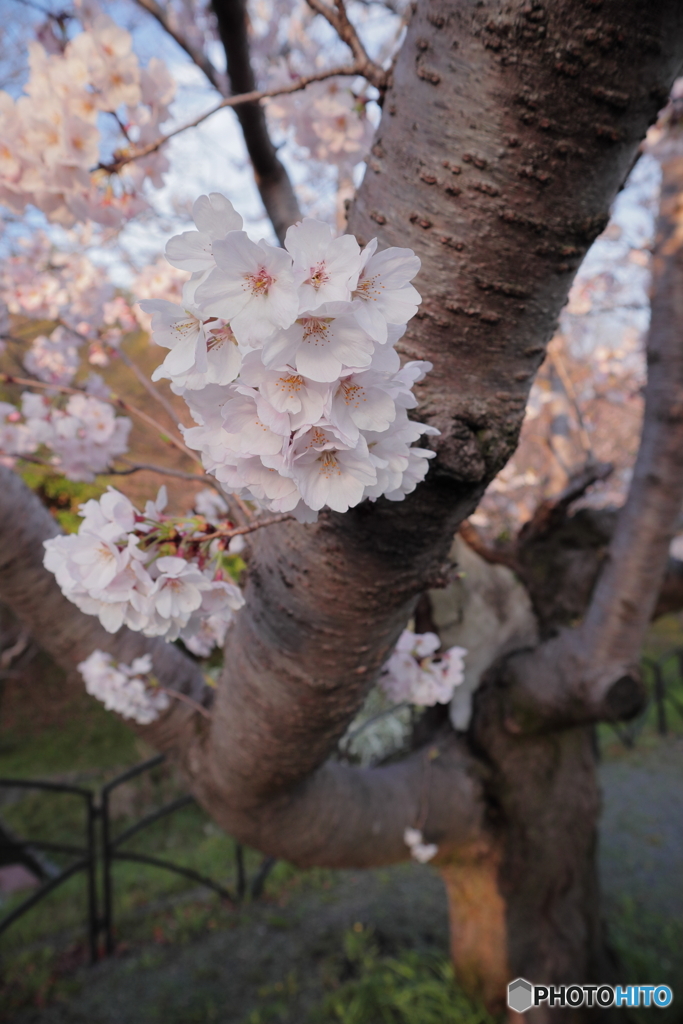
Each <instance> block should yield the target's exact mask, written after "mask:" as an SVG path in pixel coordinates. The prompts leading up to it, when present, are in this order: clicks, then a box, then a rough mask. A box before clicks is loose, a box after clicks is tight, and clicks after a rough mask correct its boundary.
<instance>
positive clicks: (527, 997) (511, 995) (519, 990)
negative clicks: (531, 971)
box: [508, 978, 534, 1013]
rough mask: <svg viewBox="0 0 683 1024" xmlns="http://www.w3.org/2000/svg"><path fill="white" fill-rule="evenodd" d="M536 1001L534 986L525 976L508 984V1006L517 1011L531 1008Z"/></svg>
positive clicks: (520, 1011)
mask: <svg viewBox="0 0 683 1024" xmlns="http://www.w3.org/2000/svg"><path fill="white" fill-rule="evenodd" d="M533 1002H534V995H533V986H532V984H531V982H529V981H525V980H524V978H517V980H516V981H511V982H510V984H509V985H508V1006H509V1007H510V1009H511V1010H516V1011H517V1013H524V1012H525V1011H526V1010H529V1009H531V1007H532V1005H533Z"/></svg>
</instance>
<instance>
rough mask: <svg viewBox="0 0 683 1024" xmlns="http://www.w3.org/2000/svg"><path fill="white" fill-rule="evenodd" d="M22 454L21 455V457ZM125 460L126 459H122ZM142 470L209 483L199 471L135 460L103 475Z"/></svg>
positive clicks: (117, 474) (131, 472) (179, 478)
mask: <svg viewBox="0 0 683 1024" xmlns="http://www.w3.org/2000/svg"><path fill="white" fill-rule="evenodd" d="M23 457H24V456H23V455H22V458H23ZM122 461H123V462H126V461H127V460H126V459H123V460H122ZM142 470H148V471H149V472H150V473H159V474H161V475H162V476H174V477H177V478H178V480H191V481H193V482H194V481H197V483H209V482H210V477H206V476H202V475H201V474H200V473H184V472H183V470H182V469H168V467H167V466H155V465H153V464H152V463H149V462H135V463H129V465H128V468H127V469H117V468H116V467H115V466H109V468H108V469H107V472H106V473H103V474H102V475H103V476H131V475H132V474H133V473H140V472H141V471H142Z"/></svg>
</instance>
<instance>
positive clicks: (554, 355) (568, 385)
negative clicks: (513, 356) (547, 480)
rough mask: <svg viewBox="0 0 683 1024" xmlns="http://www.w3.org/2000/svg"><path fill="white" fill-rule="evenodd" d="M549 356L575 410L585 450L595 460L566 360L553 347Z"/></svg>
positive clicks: (549, 351)
mask: <svg viewBox="0 0 683 1024" xmlns="http://www.w3.org/2000/svg"><path fill="white" fill-rule="evenodd" d="M548 356H549V357H550V361H551V363H552V364H553V366H554V368H555V372H556V373H557V376H558V377H559V378H560V381H561V383H562V387H563V388H564V391H565V394H566V396H567V398H568V399H569V401H570V403H571V405H572V407H573V409H574V413H575V415H576V419H577V422H578V425H579V437H580V438H581V444H582V445H583V450H584V451H585V453H586V455H587V456H588V457H589V458H590V459H593V457H594V455H593V445H592V444H591V439H590V437H589V435H588V431H587V430H586V424H585V423H584V419H583V415H582V413H581V407H580V405H579V399H578V396H577V394H576V390H575V388H574V385H573V383H572V379H571V377H570V376H569V373H568V372H567V367H566V366H565V364H564V360H563V358H562V356H561V355H560V353H559V352H556V351H554V350H553V349H552V347H551V348H549V349H548Z"/></svg>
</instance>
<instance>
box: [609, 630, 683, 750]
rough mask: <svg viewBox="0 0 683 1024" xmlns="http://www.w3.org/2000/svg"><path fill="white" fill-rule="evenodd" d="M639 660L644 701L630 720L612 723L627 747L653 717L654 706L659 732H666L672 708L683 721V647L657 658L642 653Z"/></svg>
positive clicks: (635, 740) (636, 738) (662, 734)
mask: <svg viewBox="0 0 683 1024" xmlns="http://www.w3.org/2000/svg"><path fill="white" fill-rule="evenodd" d="M641 664H642V666H643V670H644V675H645V682H646V684H647V686H648V700H647V704H646V705H645V707H644V708H643V710H642V712H641V713H640V714H639V715H638V716H637V717H636V718H634V719H633V720H632V721H630V722H626V723H622V724H618V725H617V724H615V725H613V729H614V731H615V732H616V734H617V736H618V737H619V739H620V740H621V742H622V743H623V744H624V746H626V747H629V748H632V747H634V746H635V745H636V742H637V740H638V737H639V736H640V734H641V733H642V731H643V729H644V728H645V726H646V725H647V723H648V722H649V721H650V720H651V718H652V715H651V712H652V710H653V709H654V718H655V728H656V731H657V733H658V734H659V735H660V736H667V735H668V733H669V731H670V727H671V714H672V712H673V713H674V716H676V717H679V718H680V721H681V722H682V723H683V687H681V683H683V647H677V648H674V650H672V651H667V653H666V654H663V655H661V656H660V657H659V658H656V659H655V658H649V657H644V658H643V659H642V662H641ZM677 690H678V691H679V692H676V691H677Z"/></svg>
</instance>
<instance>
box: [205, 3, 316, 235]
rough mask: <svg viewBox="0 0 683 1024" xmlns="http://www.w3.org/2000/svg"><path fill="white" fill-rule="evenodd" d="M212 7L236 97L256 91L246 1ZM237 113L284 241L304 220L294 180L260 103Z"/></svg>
mask: <svg viewBox="0 0 683 1024" xmlns="http://www.w3.org/2000/svg"><path fill="white" fill-rule="evenodd" d="M212 6H213V10H214V12H215V14H216V18H217V19H218V31H219V33H220V37H221V41H222V43H223V46H224V48H225V56H226V60H227V68H228V78H229V79H230V87H231V89H232V93H233V95H234V96H238V95H239V94H240V93H252V92H254V91H255V90H256V79H255V77H254V71H253V68H252V66H251V59H250V55H249V34H248V22H247V8H246V3H245V2H244V0H213V2H212ZM235 112H236V114H237V117H238V119H239V122H240V125H241V126H242V132H243V134H244V141H245V144H246V147H247V152H248V153H249V158H250V160H251V162H252V165H253V168H254V176H255V178H256V184H257V186H258V190H259V192H260V193H261V199H262V200H263V205H264V206H265V208H266V212H267V214H268V216H269V217H270V220H271V222H272V224H273V228H274V229H275V233H276V235H277V236H278V238H279V239H280V242H283V241H284V237H285V234H286V231H287V228H288V227H290V225H292V224H295V223H296V221H298V220H301V212H300V210H299V204H298V202H297V198H296V195H295V194H294V189H293V187H292V183H291V181H290V180H289V177H288V175H287V171H286V170H285V168H284V167H283V165H282V163H281V162H280V160H279V159H278V155H277V151H276V149H275V146H274V145H273V142H272V140H271V138H270V135H269V134H268V126H267V124H266V115H265V111H264V109H263V107H262V106H261V105H260V104H259V103H243V104H241V105H239V106H237V107H236V108H235Z"/></svg>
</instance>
